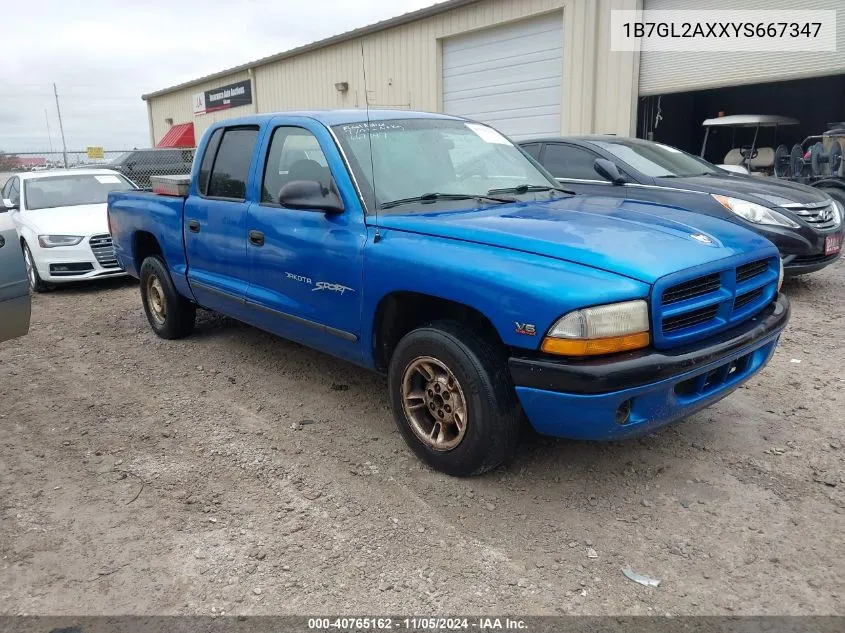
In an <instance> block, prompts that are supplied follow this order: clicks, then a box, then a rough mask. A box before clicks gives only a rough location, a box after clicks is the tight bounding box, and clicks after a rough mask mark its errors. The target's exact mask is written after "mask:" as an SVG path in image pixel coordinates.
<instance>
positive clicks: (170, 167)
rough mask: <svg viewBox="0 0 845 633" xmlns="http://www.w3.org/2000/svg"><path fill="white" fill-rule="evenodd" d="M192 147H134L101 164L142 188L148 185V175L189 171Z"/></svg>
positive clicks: (164, 174)
mask: <svg viewBox="0 0 845 633" xmlns="http://www.w3.org/2000/svg"><path fill="white" fill-rule="evenodd" d="M193 160H194V150H193V149H135V150H132V151H131V152H126V153H125V154H121V155H120V156H118V157H117V158H115V159H114V160H113V161H111V162H110V163H108V164H106V165H103V167H107V168H109V169H113V170H115V171H118V172H120V173H121V174H123V175H124V176H126V177H127V178H129V179H130V180H131V181H132V182H134V183H135V184H136V185H138V186H139V187H141V188H142V189H145V188H148V187H150V186H151V185H150V176H172V175H185V174H190V173H191V164H192V162H193Z"/></svg>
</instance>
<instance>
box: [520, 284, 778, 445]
mask: <svg viewBox="0 0 845 633" xmlns="http://www.w3.org/2000/svg"><path fill="white" fill-rule="evenodd" d="M789 312H790V309H789V301H788V300H787V298H786V297H785V296H784V295H782V294H780V295H778V298H777V300H776V301H774V302H773V303H772V304H771V305H770V306H769V307H767V308H766V309H765V310H763V311H762V312H761V313H760V314H758V315H756V316H755V317H753V318H751V319H749V320H748V321H746V322H744V323H742V324H741V325H739V326H737V327H736V328H733V329H731V330H728V331H726V332H722V333H721V334H720V335H718V336H715V337H712V338H710V339H708V340H707V341H706V342H705V344H704V345H702V344H701V343H697V344H695V345H690V346H686V347H680V348H675V349H672V350H667V351H657V350H644V351H639V352H630V353H627V354H622V355H617V356H614V357H606V358H599V359H592V360H565V359H550V358H548V357H543V358H537V357H512V358H511V359H510V361H509V364H510V371H511V376H512V377H513V381H514V383H515V384H516V392H517V395H518V397H519V400H520V403H521V404H522V408H523V410H524V411H525V413H526V415H527V416H528V419H529V420H530V421H531V424H532V425H533V426H534V428H535V429H536V430H537V431H538V432H539V433H542V434H544V435H553V436H557V437H568V438H573V439H583V440H615V439H621V438H624V437H630V436H635V435H641V434H643V433H645V432H648V431H651V430H653V429H655V428H657V427H660V426H663V425H665V424H669V423H671V422H674V421H676V420H679V419H681V418H684V417H687V416H689V415H691V414H693V413H695V412H696V411H698V410H700V409H702V408H704V407H706V406H709V405H711V404H713V403H714V402H717V401H718V400H721V399H722V398H724V397H725V396H726V395H728V394H729V393H731V392H732V391H733V390H734V389H736V388H737V387H739V386H740V385H741V384H742V383H743V382H745V381H746V380H748V379H749V378H750V377H751V376H753V375H754V374H755V373H757V372H758V371H759V370H760V369H761V368H762V367H763V366H764V365H765V364H766V363H767V362H768V360H769V359H770V358H771V356H772V353H773V352H774V349H775V347H776V345H777V342H778V338H779V337H780V333H781V332H782V331H783V329H784V327H786V323H787V321H788V320H789ZM628 410H629V413H628V414H627V416H625V415H623V414H624V413H625V412H626V411H628Z"/></svg>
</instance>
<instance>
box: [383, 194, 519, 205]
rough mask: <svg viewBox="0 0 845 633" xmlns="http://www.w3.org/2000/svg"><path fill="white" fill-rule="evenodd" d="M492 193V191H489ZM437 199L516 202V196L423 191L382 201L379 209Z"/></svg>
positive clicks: (429, 201) (435, 200)
mask: <svg viewBox="0 0 845 633" xmlns="http://www.w3.org/2000/svg"><path fill="white" fill-rule="evenodd" d="M491 193H492V192H491ZM439 200H478V201H479V202H501V203H505V202H516V198H510V197H503V196H492V195H483V194H472V193H437V192H432V193H424V194H422V195H421V196H414V197H413V198H402V199H401V200H391V201H390V202H382V203H381V204H380V205H379V209H391V208H393V207H398V206H399V205H402V204H410V203H412V202H422V203H431V202H437V201H439Z"/></svg>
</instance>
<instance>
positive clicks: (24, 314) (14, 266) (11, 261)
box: [0, 189, 30, 342]
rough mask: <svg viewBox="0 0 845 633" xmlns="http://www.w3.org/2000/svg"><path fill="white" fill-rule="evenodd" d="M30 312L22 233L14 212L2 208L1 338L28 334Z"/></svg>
mask: <svg viewBox="0 0 845 633" xmlns="http://www.w3.org/2000/svg"><path fill="white" fill-rule="evenodd" d="M5 193H6V191H5V189H4V194H5ZM29 315H30V300H29V281H28V280H27V278H26V267H25V266H24V261H23V252H22V251H21V247H20V245H19V242H18V233H17V231H16V230H15V226H14V224H13V222H12V218H11V214H9V213H8V212H5V211H4V210H3V209H2V208H0V342H2V341H7V340H9V339H12V338H15V337H17V336H23V335H24V334H26V333H27V332H28V331H29Z"/></svg>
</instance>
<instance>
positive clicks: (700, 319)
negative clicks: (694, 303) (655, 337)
mask: <svg viewBox="0 0 845 633" xmlns="http://www.w3.org/2000/svg"><path fill="white" fill-rule="evenodd" d="M718 311H719V306H715V305H713V306H707V307H706V308H699V309H698V310H693V311H692V312H684V313H683V314H679V315H678V316H673V317H668V318H666V319H663V331H664V332H674V331H676V330H683V329H684V328H688V327H692V326H693V325H698V324H699V323H706V322H707V321H710V320H711V319H713V318H715V316H716V313H717V312H718Z"/></svg>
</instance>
